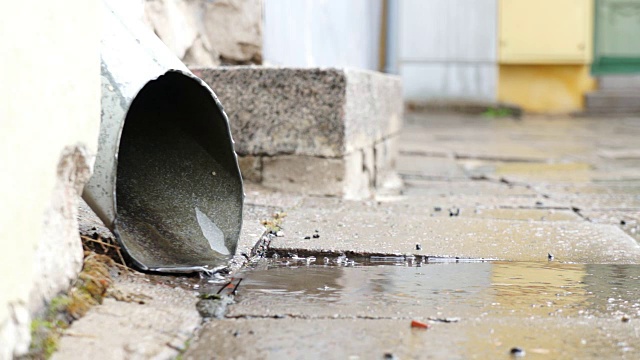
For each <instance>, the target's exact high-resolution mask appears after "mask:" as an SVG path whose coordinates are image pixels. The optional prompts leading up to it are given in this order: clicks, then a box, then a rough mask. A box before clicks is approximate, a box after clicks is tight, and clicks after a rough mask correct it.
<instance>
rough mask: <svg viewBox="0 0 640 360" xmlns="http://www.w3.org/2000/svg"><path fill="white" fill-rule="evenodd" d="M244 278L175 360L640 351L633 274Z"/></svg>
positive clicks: (493, 271) (296, 269)
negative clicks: (220, 313) (225, 308)
mask: <svg viewBox="0 0 640 360" xmlns="http://www.w3.org/2000/svg"><path fill="white" fill-rule="evenodd" d="M621 273H623V274H624V275H625V278H624V279H622V280H619V279H620V274H621ZM243 276H244V282H243V286H242V289H241V290H240V293H239V296H238V297H237V298H236V300H237V303H236V304H234V305H231V307H230V311H229V313H228V314H227V315H226V318H225V319H224V320H221V321H212V322H209V323H207V324H205V326H204V328H203V331H202V332H201V333H200V334H199V335H198V338H197V339H196V341H195V342H194V344H193V345H192V346H191V347H190V348H189V349H188V350H187V352H186V353H185V354H184V358H185V359H200V358H204V357H207V358H210V357H214V358H215V357H216V355H217V354H220V357H227V358H229V357H230V358H234V359H253V358H265V359H271V358H273V359H276V358H287V359H308V358H353V359H356V358H359V359H370V358H384V357H385V356H387V357H388V358H394V357H395V358H401V359H406V358H409V359H424V358H433V359H452V358H453V359H469V358H479V359H488V358H491V359H500V358H504V359H507V358H510V351H511V349H512V348H514V347H518V348H521V349H522V350H524V351H525V352H526V357H527V358H612V357H615V358H634V357H637V356H638V354H639V353H640V348H638V347H637V339H638V337H639V334H640V323H639V322H638V320H637V319H638V316H640V308H638V305H639V304H638V303H637V301H638V295H640V294H639V293H638V289H637V288H636V287H635V286H633V285H632V284H634V283H635V281H637V280H638V279H640V268H638V267H637V266H625V265H584V264H560V263H553V262H552V263H473V264H471V263H468V264H427V265H422V266H420V267H416V265H415V264H414V265H407V264H406V263H405V264H397V265H396V266H364V267H358V266H357V267H349V266H346V267H345V266H313V265H312V266H305V265H302V266H294V265H290V266H288V267H282V266H273V267H270V268H268V269H261V270H260V271H247V272H245V273H244V274H243ZM613 279H618V280H617V284H615V285H613V284H612V283H611V281H612V280H613ZM630 285H631V287H629V286H630ZM616 289H618V290H616ZM623 319H626V320H623ZM413 320H418V321H421V322H423V323H425V324H428V326H429V329H420V328H412V327H411V322H412V321H413ZM386 354H388V355H386Z"/></svg>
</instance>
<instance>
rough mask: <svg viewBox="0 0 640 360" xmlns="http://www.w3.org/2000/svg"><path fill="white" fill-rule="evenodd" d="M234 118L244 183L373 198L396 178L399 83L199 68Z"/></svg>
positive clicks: (374, 76) (365, 74) (352, 73)
mask: <svg viewBox="0 0 640 360" xmlns="http://www.w3.org/2000/svg"><path fill="white" fill-rule="evenodd" d="M193 72H194V73H195V74H196V75H197V76H199V77H200V78H202V79H203V80H204V81H205V82H207V83H208V84H209V85H210V86H211V87H212V88H213V89H214V91H216V94H218V97H219V99H220V102H221V103H222V104H223V106H224V109H225V112H226V113H227V115H228V116H229V122H230V125H231V132H232V134H233V137H234V139H235V144H236V151H237V152H238V154H239V155H240V157H241V160H240V168H241V171H242V172H243V176H244V177H245V178H246V179H248V180H250V181H254V182H261V183H262V184H263V185H265V186H268V187H270V188H274V189H278V190H287V191H295V192H303V193H308V194H314V195H329V196H343V197H346V198H352V199H360V198H367V197H370V196H371V195H372V194H373V192H374V190H375V187H376V184H382V183H383V182H384V181H383V180H381V179H383V178H393V176H391V175H392V174H394V166H395V158H396V155H397V151H395V148H394V142H395V139H396V137H397V136H396V135H397V134H398V133H399V132H400V129H401V128H402V112H403V100H402V89H401V83H400V79H399V78H398V77H396V76H390V75H385V74H381V73H376V72H372V71H364V70H351V69H349V70H345V69H292V68H269V67H233V68H215V69H211V68H200V69H193Z"/></svg>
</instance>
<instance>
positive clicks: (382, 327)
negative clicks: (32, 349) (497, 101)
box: [58, 115, 640, 359]
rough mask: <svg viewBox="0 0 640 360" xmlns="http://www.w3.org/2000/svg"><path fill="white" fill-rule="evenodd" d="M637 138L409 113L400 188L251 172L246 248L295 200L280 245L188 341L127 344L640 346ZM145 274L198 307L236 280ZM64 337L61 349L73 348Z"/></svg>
mask: <svg viewBox="0 0 640 360" xmlns="http://www.w3.org/2000/svg"><path fill="white" fill-rule="evenodd" d="M638 139H640V119H579V118H578V119H570V118H543V117H525V118H524V119H522V120H514V119H508V118H505V119H489V118H483V117H466V116H456V115H436V116H424V115H410V116H408V117H407V122H406V126H405V128H404V129H403V131H402V134H401V141H400V143H399V151H400V157H399V159H398V163H397V166H398V171H399V174H400V176H401V177H402V179H403V180H404V182H405V185H406V186H405V188H404V189H403V191H402V192H399V193H386V194H379V196H378V197H377V198H376V199H371V200H367V201H348V200H342V199H337V198H326V197H311V196H305V195H303V194H294V193H282V192H275V191H271V190H269V189H265V188H262V187H259V186H256V185H251V184H246V187H245V192H246V194H247V197H246V201H245V210H244V219H245V220H244V225H243V229H242V235H241V239H240V243H239V244H238V254H240V253H245V254H250V252H251V248H252V247H253V246H254V244H255V242H256V240H257V239H258V238H259V237H260V235H261V234H262V232H263V231H264V227H263V226H262V225H261V224H260V220H261V219H268V218H270V217H271V216H272V215H273V214H274V213H275V212H286V213H287V216H286V218H285V219H284V223H283V225H282V227H283V229H282V233H281V234H280V235H282V236H278V237H274V238H273V240H272V242H271V255H273V256H275V258H272V259H270V260H261V261H259V262H257V263H254V264H252V265H251V266H250V267H248V268H245V269H243V270H240V272H238V273H235V274H233V276H234V278H235V283H232V284H231V286H232V287H233V286H235V284H237V281H238V280H239V279H240V278H241V279H242V283H241V284H240V285H239V286H238V287H237V295H236V296H235V299H234V303H233V304H230V305H229V306H228V307H227V309H226V310H227V311H226V313H224V316H223V317H222V318H221V319H209V320H205V321H204V323H203V324H202V326H201V329H200V330H199V331H197V332H196V335H195V337H193V339H192V340H191V341H190V342H189V345H188V346H187V345H186V344H182V345H180V344H178V345H176V344H175V343H176V341H175V340H172V343H171V344H170V345H168V343H167V341H165V340H162V341H163V342H161V343H160V342H157V341H156V343H157V344H155V348H154V347H153V346H152V345H149V344H146V343H145V344H146V345H145V347H144V351H145V352H142V350H140V349H137V348H135V347H132V345H131V344H130V341H129V342H127V343H125V345H122V347H124V348H125V350H126V351H125V352H124V353H125V354H127V356H129V357H130V358H145V357H144V356H138V355H140V354H155V355H154V356H155V357H156V358H167V356H164V355H162V354H167V353H170V354H173V355H172V356H175V355H176V354H178V353H181V352H182V355H181V356H182V358H184V359H211V358H220V359H283V358H285V359H309V358H327V359H431V358H432V359H467V358H478V359H509V358H513V357H514V356H521V355H523V354H524V356H525V357H524V358H546V359H560V358H580V359H587V358H628V359H636V358H640V346H639V345H637V344H640V290H639V288H638V286H637V284H638V282H639V281H640V245H639V244H638V241H639V240H640V141H638ZM342 254H344V255H343V256H341V255H342ZM325 257H327V258H326V259H325ZM239 258H243V257H242V256H241V255H239ZM145 281H146V282H149V283H150V284H153V286H155V287H159V288H160V290H161V293H162V292H163V291H170V290H171V291H173V292H172V293H175V294H180V296H181V297H182V298H183V300H184V301H183V305H179V303H180V301H173V302H171V304H172V305H171V306H175V307H178V308H181V307H182V308H184V309H185V311H187V310H188V311H189V314H190V316H191V315H192V314H193V310H194V302H195V301H197V295H198V294H211V293H216V292H218V291H222V293H223V294H224V293H225V292H227V293H228V292H229V291H230V290H229V289H226V288H225V289H221V287H222V286H224V285H225V284H226V282H225V280H224V279H217V278H216V279H209V278H203V279H199V278H190V279H185V278H175V277H166V278H163V277H151V278H149V277H147V278H146V280H145ZM116 286H118V284H116ZM145 286H146V285H145ZM153 286H152V288H153ZM142 289H147V287H144V286H143V287H142ZM145 291H146V290H145ZM148 291H149V292H150V293H151V291H152V289H151V288H150V289H148ZM149 303H153V302H152V301H150V302H149ZM107 305H108V306H112V304H111V305H109V304H107ZM137 306H141V305H137ZM158 306H159V307H158V309H160V310H158V311H164V310H162V309H163V306H165V304H163V303H158ZM131 311H135V310H131ZM100 312H102V313H109V310H108V308H103V309H102V310H101V311H100ZM100 312H99V313H100ZM156 312H157V311H156ZM157 313H160V312H157ZM149 314H153V311H151V312H149ZM118 316H120V317H121V319H122V320H121V321H122V322H123V323H126V322H127V321H126V316H125V315H118ZM149 316H153V315H149ZM87 317H90V316H87ZM412 321H420V322H422V323H425V324H427V325H428V326H429V328H428V329H422V328H412V327H411V322H412ZM78 323H79V324H81V326H83V327H82V328H83V329H86V331H89V330H88V329H90V328H91V326H94V327H99V324H95V323H93V325H92V324H91V323H90V322H89V323H88V322H86V321H85V320H84V319H81V320H80V321H78ZM75 326H76V325H75V324H74V325H73V326H72V328H71V329H70V330H69V331H71V333H72V334H73V331H74V327H75ZM192 326H193V324H192V323H189V324H186V325H185V324H182V325H180V326H177V325H176V326H175V327H174V328H171V327H164V328H163V329H162V332H163V333H164V334H177V333H180V334H183V332H184V331H185V329H191V328H192ZM136 327H137V326H136V325H135V324H134V325H130V326H128V327H124V326H122V327H121V329H123V330H122V331H123V333H124V334H125V335H123V337H128V339H135V338H136V336H138V335H137V334H145V333H143V332H140V331H138V330H139V329H138V330H136ZM187 331H188V330H187ZM92 334H93V333H92ZM83 336H84V335H83ZM92 336H93V335H92ZM95 336H99V335H95ZM145 336H147V337H145V339H147V340H149V339H150V336H149V335H145ZM174 338H178V339H184V336H183V335H181V336H179V337H175V336H174ZM66 341H67V343H69V344H67V345H66V348H65V349H64V352H63V354H66V355H67V356H60V357H58V358H61V359H62V358H77V357H74V356H72V355H69V354H73V351H72V350H73V345H72V343H73V341H71V340H69V339H68V338H67V339H66ZM112 346H113V347H118V346H119V345H112ZM185 348H186V351H184V349H185ZM516 348H517V349H516ZM131 349H133V350H131ZM150 349H155V350H154V351H155V352H154V351H152V350H150ZM167 349H170V350H171V351H169V352H167ZM138 350H139V351H138ZM512 350H513V351H514V352H515V353H512ZM518 350H522V351H518ZM121 353H122V352H120V353H119V354H121ZM85 355H86V357H93V358H95V359H107V358H116V357H109V356H107V354H106V352H101V353H99V354H96V353H94V354H93V355H91V354H89V353H83V356H85ZM169 357H170V356H169Z"/></svg>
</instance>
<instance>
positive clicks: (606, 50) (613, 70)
mask: <svg viewBox="0 0 640 360" xmlns="http://www.w3.org/2000/svg"><path fill="white" fill-rule="evenodd" d="M595 5H596V7H595V26H594V56H593V64H592V67H591V72H592V73H593V74H597V75H602V74H620V73H636V72H640V0H596V2H595Z"/></svg>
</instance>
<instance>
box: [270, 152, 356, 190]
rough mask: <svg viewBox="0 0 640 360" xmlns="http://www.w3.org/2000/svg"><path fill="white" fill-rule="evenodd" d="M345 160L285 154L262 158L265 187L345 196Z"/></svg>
mask: <svg viewBox="0 0 640 360" xmlns="http://www.w3.org/2000/svg"><path fill="white" fill-rule="evenodd" d="M344 180H345V162H344V159H327V158H320V157H313V156H294V155H282V156H273V157H265V158H263V160H262V184H263V185H264V186H266V187H269V188H273V189H278V190H288V191H295V192H304V193H307V194H310V195H343V193H344V191H343V184H344Z"/></svg>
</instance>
